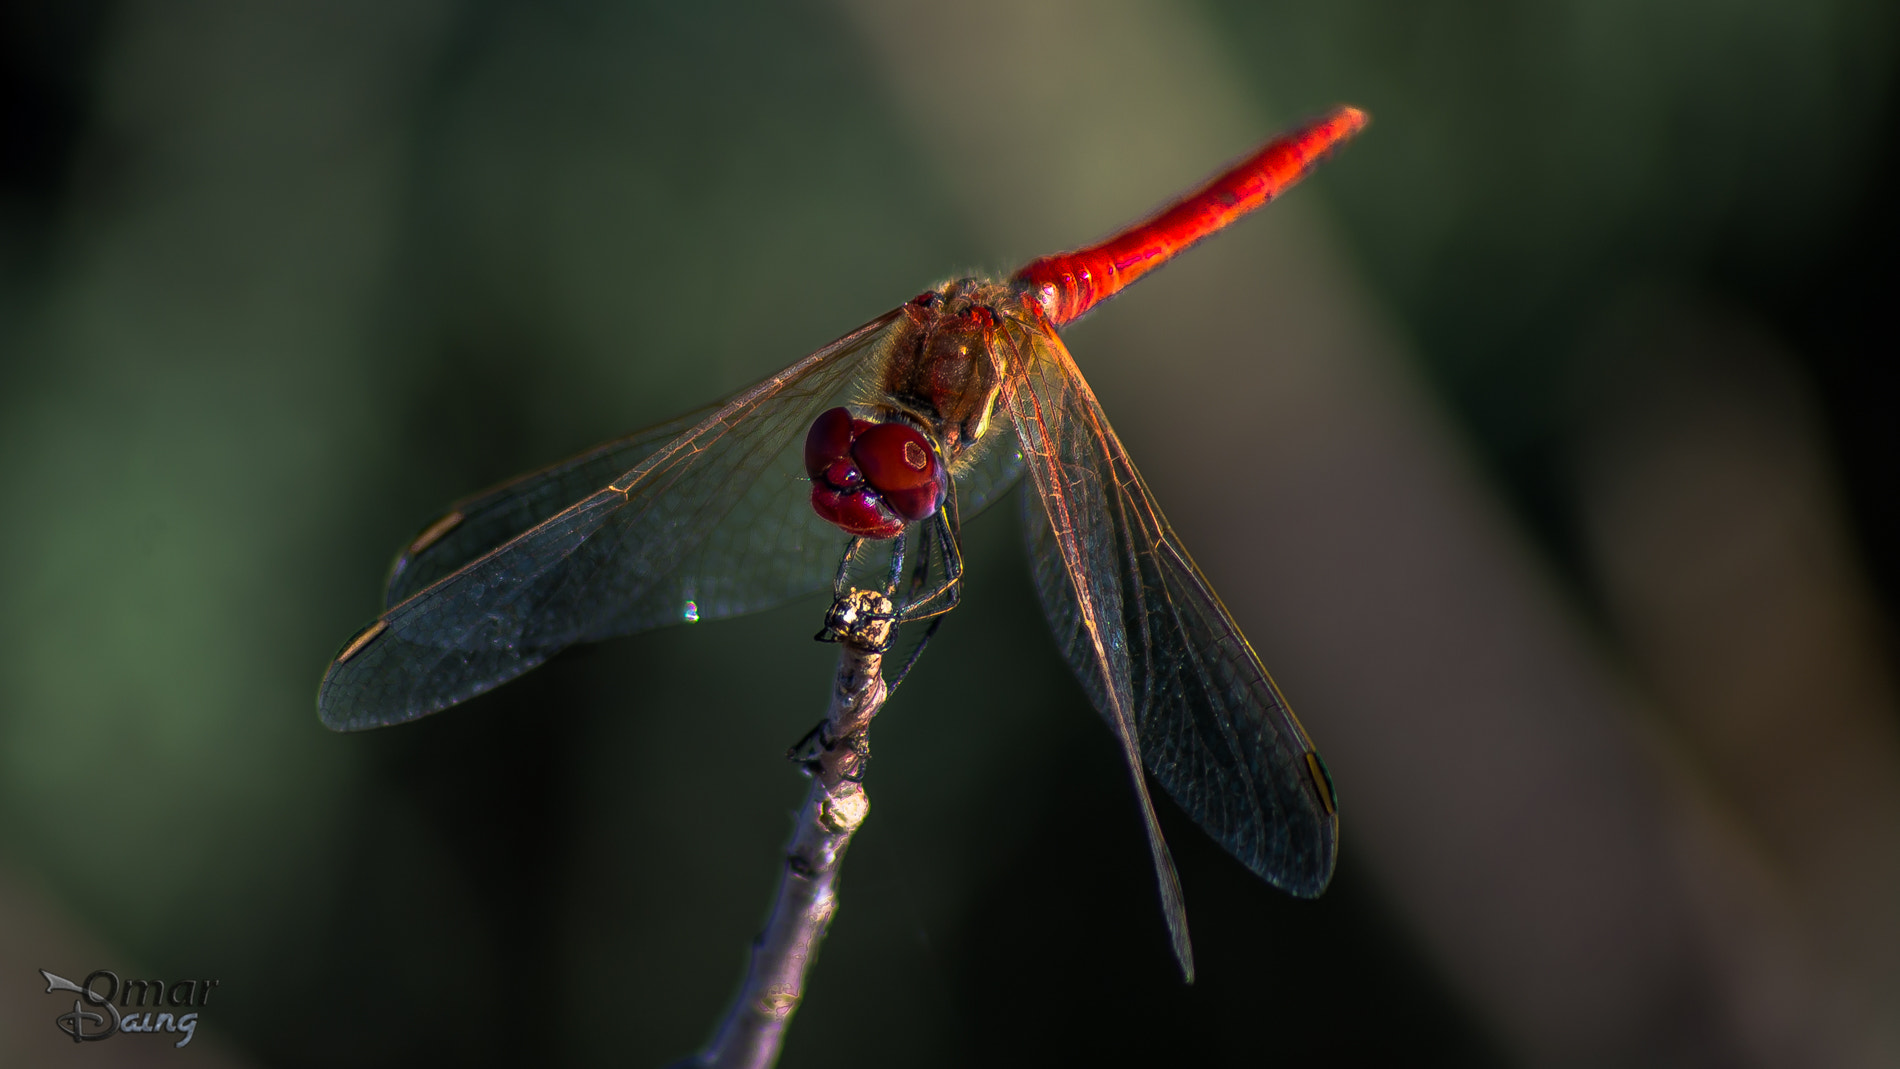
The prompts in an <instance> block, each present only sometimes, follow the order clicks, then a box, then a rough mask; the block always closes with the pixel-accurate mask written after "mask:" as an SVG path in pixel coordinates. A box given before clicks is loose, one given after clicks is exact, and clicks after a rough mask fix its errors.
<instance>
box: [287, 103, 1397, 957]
mask: <svg viewBox="0 0 1900 1069" xmlns="http://www.w3.org/2000/svg"><path fill="white" fill-rule="evenodd" d="M1367 121H1368V120H1367V117H1366V115H1365V113H1364V112H1362V111H1360V110H1358V109H1356V108H1352V107H1341V108H1338V109H1336V110H1334V111H1332V112H1330V113H1328V114H1326V115H1323V116H1321V117H1319V118H1317V119H1314V120H1312V121H1310V122H1308V123H1306V124H1305V125H1303V126H1300V127H1298V128H1296V129H1294V130H1292V131H1290V132H1288V133H1286V134H1284V135H1282V136H1280V137H1278V138H1276V139H1274V140H1272V141H1270V142H1269V143H1267V144H1266V145H1264V146H1263V147H1261V148H1260V149H1258V150H1257V151H1255V152H1254V153H1252V154H1251V155H1249V156H1247V157H1245V158H1243V159H1241V160H1239V161H1238V162H1236V163H1235V164H1233V165H1232V166H1231V167H1229V168H1228V169H1226V170H1225V171H1223V172H1222V173H1221V174H1219V175H1217V176H1215V177H1214V178H1213V179H1211V180H1209V181H1208V182H1207V183H1205V184H1204V185H1203V186H1201V187H1199V188H1198V189H1195V190H1194V191H1192V192H1190V193H1188V194H1186V195H1185V196H1183V197H1181V198H1179V199H1178V200H1176V201H1174V202H1172V203H1170V204H1168V205H1167V206H1165V207H1164V208H1162V209H1161V210H1159V211H1158V212H1156V213H1155V214H1153V215H1152V216H1150V217H1148V218H1147V219H1146V220H1144V221H1142V222H1140V223H1137V224H1135V225H1133V226H1131V227H1128V228H1127V229H1125V230H1123V231H1121V232H1119V233H1117V234H1115V235H1114V236H1112V237H1110V238H1108V239H1107V240H1105V241H1102V242H1099V243H1097V244H1095V245H1091V246H1088V247H1086V248H1082V249H1079V250H1076V251H1073V252H1067V253H1061V254H1057V255H1052V256H1045V257H1042V258H1040V259H1037V260H1033V261H1031V262H1030V263H1029V264H1027V265H1025V266H1024V267H1023V268H1022V269H1021V270H1019V271H1017V272H1016V273H1015V274H1013V275H1011V276H1009V277H1008V278H1007V279H1002V280H995V279H984V278H958V279H954V280H951V281H949V282H946V283H944V284H942V285H940V286H936V287H933V288H932V289H929V290H926V291H924V292H923V293H920V294H918V295H917V296H916V297H913V298H911V299H910V300H909V301H906V302H905V303H904V304H902V305H900V306H899V307H897V308H896V309H893V310H892V311H889V312H886V313H885V314H883V315H880V316H878V317H877V318H875V319H873V320H871V321H870V322H868V323H866V324H864V325H863V326H860V327H858V328H857V329H856V330H853V331H851V332H850V333H848V334H846V335H844V336H843V337H841V338H839V339H838V340H836V341H834V342H832V343H831V344H829V345H826V346H824V347H823V348H821V349H819V350H818V351H816V352H814V353H812V354H810V355H809V356H806V357H805V358H803V359H802V360H799V361H797V362H796V363H794V364H792V365H791V366H790V367H787V368H785V369H784V370H783V371H780V372H778V373H777V374H775V375H773V376H771V377H770V378H767V379H766V380H764V381H763V382H760V383H758V384H756V385H754V386H752V387H750V388H748V389H745V390H742V391H740V392H738V393H736V394H733V395H731V396H730V397H727V398H726V399H724V400H722V401H718V402H715V403H714V404H711V405H708V406H707V407H705V408H703V409H700V410H698V411H695V412H690V413H687V414H686V415H683V416H681V417H679V418H677V419H674V420H671V421H669V422H666V423H662V424H660V425H658V426H656V427H651V428H648V429H647V430H644V431H641V432H639V433H636V434H633V435H629V436H628V437H625V438H621V439H618V440H615V441H611V442H607V443H605V444H603V445H600V446H597V447H595V448H594V449H591V450H589V451H588V452H585V453H583V454H581V455H579V456H577V457H573V458H572V459H569V460H566V461H564V462H561V463H558V464H555V465H553V466H552V467H549V468H546V469H543V470H541V471H538V472H535V473H533V474H529V475H526V476H523V477H521V478H518V479H515V480H513V481H511V482H508V483H505V484H503V485H501V486H499V487H496V488H494V489H491V490H489V491H487V492H485V493H480V494H477V495H475V496H473V497H470V498H467V499H465V500H463V501H461V502H459V503H457V504H455V505H454V506H453V507H452V508H451V509H450V511H449V512H448V513H447V514H445V515H443V516H442V517H441V518H439V519H437V520H436V521H434V522H433V523H430V524H429V525H428V526H427V527H425V528H424V529H423V530H422V531H421V532H420V533H419V534H418V535H417V536H416V537H415V538H414V540H412V541H411V542H410V543H409V544H408V545H407V546H406V547H404V548H403V550H402V551H401V553H400V554H399V556H398V557H397V559H396V561H395V564H394V566H393V567H392V568H391V571H390V575H389V579H388V582H387V588H386V591H385V595H384V604H385V608H384V609H383V611H382V613H381V615H379V616H378V617H377V618H376V619H375V621H374V622H372V623H371V624H370V625H369V626H367V627H366V628H364V629H363V630H361V631H360V632H358V633H357V634H356V635H355V636H354V637H352V638H351V639H350V640H349V641H348V642H347V643H345V644H344V645H343V647H342V649H341V650H340V652H338V653H337V654H336V656H335V657H334V658H333V659H332V660H331V662H330V665H329V667H328V669H327V670H326V672H325V673H324V677H323V682H322V685H321V688H320V689H319V691H318V696H317V707H318V712H319V715H320V717H321V719H322V721H323V723H324V724H326V725H327V726H329V727H331V728H333V729H335V730H339V731H355V730H361V729H366V728H376V727H383V726H388V725H392V724H397V723H402V722H404V721H409V720H414V719H416V718H418V717H421V716H425V715H428V714H430V713H434V712H437V711H439V710H442V709H445V708H448V707H449V706H452V705H455V704H457V703H459V702H463V701H466V700H468V699H469V698H472V697H474V696H476V695H478V694H481V693H483V692H485V691H488V690H490V689H492V688H494V687H496V686H499V685H500V684H502V683H505V682H507V681H508V680H510V679H513V678H515V677H516V676H518V675H520V674H522V673H523V672H526V671H528V670H529V669H531V668H533V667H535V666H536V665H539V664H541V663H542V662H544V661H546V660H547V659H548V658H550V657H552V656H554V655H555V654H556V653H558V652H560V651H561V650H563V649H565V648H567V647H569V646H571V645H574V644H576V643H581V642H589V641H595V640H599V639H604V638H608V637H610V636H617V635H626V634H631V633H634V632H639V631H643V630H646V629H649V628H654V627H660V626H663V625H667V624H674V623H680V622H691V621H703V620H711V619H717V618H720V617H727V616H733V615H736V614H740V613H747V612H753V611H756V610H760V609H765V608H768V607H771V606H774V605H778V604H781V603H783V602H786V601H789V600H792V599H794V598H798V597H801V596H804V595H808V594H811V593H814V592H816V591H818V590H821V589H823V588H825V587H826V586H827V585H828V584H835V585H842V583H843V582H844V578H845V575H846V573H847V572H848V570H849V567H850V565H851V563H852V561H853V558H854V556H856V555H858V554H859V553H860V552H861V551H862V550H863V549H864V547H866V546H875V545H881V546H884V547H886V553H887V555H888V558H889V560H890V565H891V575H892V576H893V577H894V578H893V583H895V576H897V575H898V573H899V570H900V569H902V568H903V567H904V559H905V558H904V547H905V545H906V540H907V539H908V540H911V544H912V545H915V546H917V547H919V548H918V549H917V551H916V554H915V559H916V560H918V561H923V562H932V563H929V564H928V565H927V566H926V565H925V564H919V565H918V572H917V576H916V579H915V581H914V582H913V583H912V584H911V591H910V594H909V596H908V600H907V601H906V602H905V604H904V605H903V606H902V607H901V608H900V609H898V610H897V615H898V618H899V621H900V622H913V621H919V620H923V619H925V618H931V619H932V620H933V622H932V624H931V627H932V628H933V629H934V626H935V623H936V622H940V621H941V619H942V618H943V616H942V614H943V613H945V612H946V611H948V610H949V609H950V608H952V607H954V605H955V604H956V601H957V599H958V597H959V596H960V593H961V590H962V584H963V570H962V558H961V554H960V551H959V550H958V541H957V539H958V533H959V531H960V525H961V522H962V520H963V519H965V518H968V517H970V516H972V515H974V514H976V513H977V512H980V511H982V510H983V509H984V508H985V507H987V506H988V505H990V504H992V503H994V502H995V501H997V500H998V499H999V498H1000V497H1002V496H1003V495H1004V494H1005V493H1006V492H1007V491H1008V490H1009V489H1010V488H1011V487H1012V486H1013V485H1015V484H1016V483H1018V482H1019V481H1022V480H1021V477H1022V475H1023V473H1024V472H1025V471H1026V472H1027V474H1028V479H1027V481H1026V484H1025V485H1024V489H1023V501H1024V504H1023V508H1022V512H1023V516H1024V525H1025V532H1026V538H1027V543H1028V550H1029V555H1030V559H1031V562H1032V567H1031V573H1032V575H1033V576H1034V582H1035V587H1036V591H1037V595H1038V598H1039V600H1040V602H1041V604H1042V607H1043V610H1044V613H1045V615H1046V616H1047V618H1048V622H1049V624H1050V627H1051V628H1052V630H1053V632H1054V635H1055V638H1056V642H1057V644H1058V646H1059V647H1060V648H1061V650H1062V653H1063V655H1064V657H1065V658H1066V659H1067V661H1068V662H1069V665H1070V666H1071V668H1072V669H1073V670H1074V672H1075V675H1076V678H1077V679H1078V680H1079V681H1080V683H1081V686H1082V688H1083V690H1084V691H1085V692H1086V693H1087V695H1088V697H1089V699H1090V701H1091V702H1092V703H1093V704H1094V706H1095V709H1096V710H1097V711H1098V712H1099V713H1100V715H1101V717H1102V718H1103V720H1104V721H1106V723H1107V725H1108V727H1109V729H1110V730H1111V731H1112V732H1113V734H1114V737H1115V739H1116V741H1117V742H1118V743H1119V744H1120V747H1121V752H1122V755H1123V757H1124V758H1125V759H1126V763H1127V767H1128V773H1129V776H1130V779H1131V781H1132V783H1133V789H1134V792H1135V794H1136V796H1137V798H1138V800H1139V802H1140V810H1141V813H1142V817H1143V821H1144V825H1145V828H1146V832H1147V838H1148V844H1149V849H1150V853H1151V855H1152V859H1153V862H1154V869H1155V874H1156V882H1157V885H1158V889H1159V894H1160V899H1161V906H1162V912H1163V916H1164V918H1165V919H1166V922H1167V926H1168V931H1169V936H1170V942H1171V944H1172V947H1173V950H1174V953H1175V956H1176V958H1177V959H1178V961H1179V962H1180V965H1181V968H1182V971H1183V974H1184V976H1185V977H1186V978H1187V979H1188V980H1189V981H1190V982H1191V981H1192V979H1193V975H1194V967H1193V949H1192V944H1191V941H1190V939H1189V936H1188V928H1187V916H1186V910H1185V907H1184V905H1183V902H1182V895H1181V886H1180V880H1179V877H1178V876H1177V875H1176V872H1175V868H1174V862H1173V859H1172V857H1171V855H1170V853H1169V851H1168V846H1167V843H1166V841H1165V840H1164V839H1163V837H1162V833H1161V828H1160V825H1159V823H1158V822H1157V820H1156V817H1155V810H1154V802H1153V799H1152V796H1151V794H1150V789H1149V782H1148V777H1149V776H1152V777H1153V780H1154V782H1155V783H1156V784H1158V785H1159V786H1160V787H1161V788H1162V789H1163V790H1164V791H1166V792H1167V793H1168V795H1169V796H1170V797H1171V798H1173V799H1174V801H1175V802H1176V803H1177V804H1178V805H1179V806H1180V808H1181V809H1182V810H1183V811H1184V812H1185V813H1187V814H1188V815H1189V816H1190V817H1191V818H1192V819H1193V820H1194V821H1195V822H1196V823H1197V824H1199V826H1200V827H1201V828H1202V829H1204V830H1205V831H1206V832H1207V834H1208V835H1209V836H1211V837H1212V838H1213V839H1214V840H1215V841H1217V842H1219V843H1220V844H1221V845H1222V846H1223V847H1224V848H1226V849H1227V851H1228V852H1229V853H1231V854H1232V855H1233V856H1234V857H1235V858H1237V859H1238V860H1239V861H1240V862H1241V863H1242V864H1244V865H1246V866H1247V867H1248V868H1249V869H1252V870H1253V871H1254V872H1255V873H1257V874H1259V875H1260V876H1261V877H1262V878H1264V879H1265V880H1266V881H1267V882H1269V883H1271V884H1273V885H1274V886H1276V887H1279V888H1281V889H1283V890H1284V891H1287V892H1289V893H1291V894H1294V895H1298V896H1304V897H1311V896H1316V895H1318V894H1319V893H1320V892H1321V891H1323V890H1324V889H1325V887H1326V885H1327V883H1328V882H1329V881H1330V879H1331V877H1332V873H1333V867H1334V863H1335V859H1336V856H1337V853H1338V838H1339V828H1338V802H1337V797H1336V795H1335V793H1334V789H1333V784H1332V778H1331V775H1330V773H1329V772H1328V771H1327V769H1326V765H1325V763H1324V762H1323V761H1322V760H1321V759H1320V756H1319V753H1318V751H1317V750H1316V749H1315V748H1314V746H1313V743H1312V740H1311V739H1310V738H1309V737H1308V735H1307V733H1306V730H1305V729H1304V728H1303V727H1301V725H1300V722H1299V720H1298V719H1297V718H1296V717H1295V716H1294V715H1293V710H1292V708H1291V707H1290V706H1289V705H1288V703H1287V700H1286V698H1285V696H1284V695H1282V694H1281V692H1280V689H1279V687H1278V686H1277V685H1275V683H1274V682H1273V679H1272V677H1271V676H1269V675H1268V674H1267V671H1266V669H1265V668H1264V667H1263V666H1262V665H1261V663H1260V659H1259V657H1258V656H1257V655H1256V654H1255V653H1254V650H1253V648H1252V647H1251V646H1250V645H1249V644H1248V642H1247V640H1246V638H1245V637H1244V636H1243V635H1242V634H1241V631H1240V628H1239V626H1238V625H1236V624H1235V622H1234V618H1233V616H1232V615H1231V614H1230V613H1229V612H1228V611H1227V609H1226V607H1225V606H1223V605H1222V604H1221V600H1220V598H1219V596H1218V595H1217V594H1215V592H1214V589H1213V587H1212V586H1211V585H1210V584H1209V582H1208V580H1207V577H1206V576H1205V575H1203V574H1202V572H1201V570H1200V568H1199V567H1197V566H1196V565H1195V563H1194V560H1193V558H1192V557H1190V556H1189V555H1188V551H1187V549H1186V547H1185V546H1183V545H1182V543H1181V539H1180V538H1179V536H1177V535H1176V534H1175V532H1174V530H1173V528H1171V527H1170V526H1169V524H1168V521H1167V519H1166V517H1164V516H1163V515H1162V512H1161V509H1160V507H1159V506H1158V505H1157V504H1156V502H1155V498H1154V495H1153V494H1151V493H1150V492H1149V489H1148V486H1147V484H1146V483H1145V482H1143V480H1142V477H1141V474H1140V472H1138V471H1137V470H1136V468H1135V465H1134V462H1133V461H1132V460H1130V459H1129V456H1128V452H1127V450H1126V449H1124V448H1123V446H1122V443H1121V441H1120V439H1119V438H1117V437H1116V434H1115V431H1114V429H1113V428H1112V427H1110V425H1109V421H1108V417H1107V416H1106V414H1104V412H1103V411H1102V407H1101V405H1100V404H1099V403H1098V402H1097V400H1096V398H1095V394H1094V393H1093V391H1091V390H1090V388H1089V385H1088V382H1087V381H1086V380H1085V379H1084V378H1083V377H1082V373H1081V371H1080V369H1079V368H1078V367H1077V366H1076V363H1075V359H1074V357H1073V356H1071V354H1070V353H1069V350H1068V349H1067V348H1066V347H1065V346H1064V345H1063V342H1062V339H1061V337H1060V336H1059V334H1058V331H1059V330H1060V329H1061V328H1062V327H1064V326H1066V325H1068V324H1069V323H1072V322H1074V321H1075V320H1077V319H1078V318H1080V317H1081V316H1083V315H1084V314H1085V313H1087V312H1088V311H1089V310H1090V309H1092V308H1094V307H1095V306H1097V305H1099V304H1100V303H1102V302H1103V301H1105V300H1107V299H1109V298H1110V297H1112V296H1114V295H1115V294H1116V293H1118V292H1119V291H1121V290H1122V289H1123V288H1125V287H1127V286H1128V285H1130V284H1132V283H1133V282H1135V281H1136V280H1137V279H1139V278H1141V277H1142V276H1143V275H1145V274H1147V273H1148V272H1149V271H1151V270H1153V269H1155V268H1156V267H1159V266H1160V265H1161V264H1163V263H1165V262H1167V261H1168V260H1170V259H1172V258H1173V257H1174V256H1175V255H1177V254H1179V253H1180V252H1182V251H1183V250H1185V249H1187V248H1188V247H1189V246H1191V245H1193V244H1195V243H1196V242H1198V241H1200V240H1202V239H1203V238H1205V237H1207V236H1209V235H1211V234H1213V233H1214V232H1216V231H1218V230H1221V229H1222V228H1224V227H1226V226H1228V225H1229V224H1231V223H1233V222H1234V221H1235V220H1237V219H1239V218H1240V217H1241V216H1243V215H1246V214H1247V213H1249V212H1252V211H1254V210H1255V209H1257V208H1259V207H1261V206H1262V205H1265V204H1266V203H1268V202H1269V201H1271V200H1273V199H1274V198H1276V197H1278V196H1279V195H1280V194H1281V193H1283V192H1285V191H1286V190H1287V189H1289V188H1291V187H1292V186H1293V185H1294V184H1295V183H1297V182H1298V181H1299V180H1300V179H1301V178H1302V177H1304V176H1305V175H1306V174H1307V173H1308V172H1309V171H1310V170H1311V169H1312V168H1313V167H1314V166H1315V165H1316V164H1317V163H1318V162H1319V161H1321V160H1322V159H1323V158H1325V157H1326V156H1327V155H1329V154H1330V153H1331V152H1332V150H1333V149H1334V148H1336V147H1337V146H1338V145H1340V144H1341V143H1343V142H1344V141H1345V140H1346V139H1348V138H1350V137H1351V136H1353V135H1354V134H1356V133H1357V132H1358V131H1359V130H1361V129H1362V128H1363V127H1364V126H1365V125H1366V122H1367ZM841 535H842V536H844V538H845V541H844V543H843V547H844V548H843V549H842V551H841V550H840V548H839V547H840V542H839V538H840V536H841ZM926 574H928V575H929V576H930V577H931V578H932V580H934V581H931V582H926V580H925V576H926ZM1144 769H1145V770H1146V774H1145V775H1144Z"/></svg>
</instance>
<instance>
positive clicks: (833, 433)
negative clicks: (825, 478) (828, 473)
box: [805, 408, 853, 479]
mask: <svg viewBox="0 0 1900 1069" xmlns="http://www.w3.org/2000/svg"><path fill="white" fill-rule="evenodd" d="M851 424H852V420H851V410H850V409H848V408H833V409H830V410H828V411H825V412H820V413H819V414H818V418H817V419H815V420H812V421H811V430H810V431H809V432H807V433H806V435H805V474H807V475H809V476H811V477H812V478H814V479H816V478H818V477H819V476H820V475H822V474H824V471H825V469H826V468H828V467H830V466H831V462H832V461H834V460H841V459H843V458H844V457H845V456H846V455H847V454H848V453H850V451H851V432H852V430H853V428H852V425H851Z"/></svg>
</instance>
